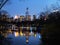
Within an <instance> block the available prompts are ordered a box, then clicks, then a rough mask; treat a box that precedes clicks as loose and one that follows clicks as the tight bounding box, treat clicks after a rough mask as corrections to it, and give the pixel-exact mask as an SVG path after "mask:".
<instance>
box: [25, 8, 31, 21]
mask: <svg viewBox="0 0 60 45" xmlns="http://www.w3.org/2000/svg"><path fill="white" fill-rule="evenodd" d="M26 20H27V21H31V15H29V8H26Z"/></svg>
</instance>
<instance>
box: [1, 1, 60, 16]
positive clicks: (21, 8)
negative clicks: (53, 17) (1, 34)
mask: <svg viewBox="0 0 60 45" xmlns="http://www.w3.org/2000/svg"><path fill="white" fill-rule="evenodd" d="M59 2H60V1H59V0H10V1H8V2H7V3H6V4H5V5H4V7H3V8H2V10H6V11H7V12H8V13H9V14H10V15H11V16H14V15H16V14H18V15H25V12H26V8H27V7H28V8H29V14H30V15H33V14H36V15H38V14H39V13H40V12H44V11H46V7H48V8H52V7H51V4H53V5H55V6H56V5H57V4H56V3H58V4H60V3H59Z"/></svg>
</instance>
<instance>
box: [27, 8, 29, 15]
mask: <svg viewBox="0 0 60 45" xmlns="http://www.w3.org/2000/svg"><path fill="white" fill-rule="evenodd" d="M26 15H29V8H28V7H27V8H26Z"/></svg>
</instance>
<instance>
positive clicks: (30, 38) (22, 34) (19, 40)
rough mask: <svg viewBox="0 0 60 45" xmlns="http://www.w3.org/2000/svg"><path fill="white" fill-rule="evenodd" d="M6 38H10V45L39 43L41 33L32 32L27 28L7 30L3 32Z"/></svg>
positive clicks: (33, 44)
mask: <svg viewBox="0 0 60 45" xmlns="http://www.w3.org/2000/svg"><path fill="white" fill-rule="evenodd" d="M3 35H4V36H5V37H6V38H8V37H9V38H12V40H11V41H12V42H13V43H11V45H27V44H28V45H39V44H41V42H42V41H41V38H42V37H41V34H40V33H37V32H33V31H32V29H31V30H30V31H29V30H24V31H23V30H20V31H12V30H8V31H7V32H6V33H3Z"/></svg>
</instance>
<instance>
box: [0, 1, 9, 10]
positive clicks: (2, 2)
mask: <svg viewBox="0 0 60 45" xmlns="http://www.w3.org/2000/svg"><path fill="white" fill-rule="evenodd" d="M7 1H8V0H1V1H0V10H1V8H2V7H3V6H4V5H5V4H6V3H7Z"/></svg>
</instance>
